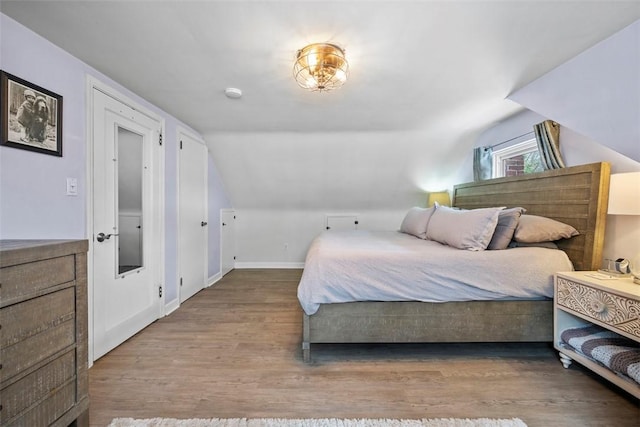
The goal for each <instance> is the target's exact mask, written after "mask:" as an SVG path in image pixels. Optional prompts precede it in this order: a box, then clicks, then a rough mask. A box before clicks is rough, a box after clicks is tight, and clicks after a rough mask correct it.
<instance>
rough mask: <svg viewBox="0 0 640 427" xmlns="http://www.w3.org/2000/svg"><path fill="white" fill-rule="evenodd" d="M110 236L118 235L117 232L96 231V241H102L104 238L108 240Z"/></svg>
mask: <svg viewBox="0 0 640 427" xmlns="http://www.w3.org/2000/svg"><path fill="white" fill-rule="evenodd" d="M111 236H118V234H104V233H98V235H97V236H96V240H97V241H98V242H104V241H105V240H109V238H110V237H111Z"/></svg>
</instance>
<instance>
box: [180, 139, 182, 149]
mask: <svg viewBox="0 0 640 427" xmlns="http://www.w3.org/2000/svg"><path fill="white" fill-rule="evenodd" d="M180 149H181V150H182V140H180Z"/></svg>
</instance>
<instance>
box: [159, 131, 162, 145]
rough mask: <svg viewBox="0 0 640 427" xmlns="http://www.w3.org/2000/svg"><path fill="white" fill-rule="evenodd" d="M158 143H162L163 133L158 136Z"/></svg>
mask: <svg viewBox="0 0 640 427" xmlns="http://www.w3.org/2000/svg"><path fill="white" fill-rule="evenodd" d="M158 143H159V144H160V145H162V133H160V135H159V136H158Z"/></svg>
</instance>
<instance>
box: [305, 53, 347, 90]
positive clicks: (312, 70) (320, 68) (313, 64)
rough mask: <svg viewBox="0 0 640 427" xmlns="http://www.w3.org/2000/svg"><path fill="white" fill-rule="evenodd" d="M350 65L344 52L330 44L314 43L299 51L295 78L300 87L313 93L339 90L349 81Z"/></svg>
mask: <svg viewBox="0 0 640 427" xmlns="http://www.w3.org/2000/svg"><path fill="white" fill-rule="evenodd" d="M348 74H349V64H348V63H347V60H346V59H345V56H344V50H343V49H341V48H339V47H338V46H336V45H334V44H330V43H313V44H310V45H308V46H305V47H303V48H302V49H300V50H299V51H298V54H297V56H296V62H295V64H294V65H293V76H294V77H295V79H296V82H298V85H300V87H302V88H304V89H309V90H310V91H313V92H326V91H330V90H332V89H337V88H339V87H340V86H342V85H343V84H344V82H346V81H347V76H348Z"/></svg>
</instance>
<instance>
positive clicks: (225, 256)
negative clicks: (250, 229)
mask: <svg viewBox="0 0 640 427" xmlns="http://www.w3.org/2000/svg"><path fill="white" fill-rule="evenodd" d="M235 221H236V212H235V211H234V210H233V209H221V210H220V271H221V274H222V275H223V276H224V275H225V274H227V273H228V272H230V271H231V270H233V269H234V268H235V263H236V256H235V252H236V244H235V238H236V237H235Z"/></svg>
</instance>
